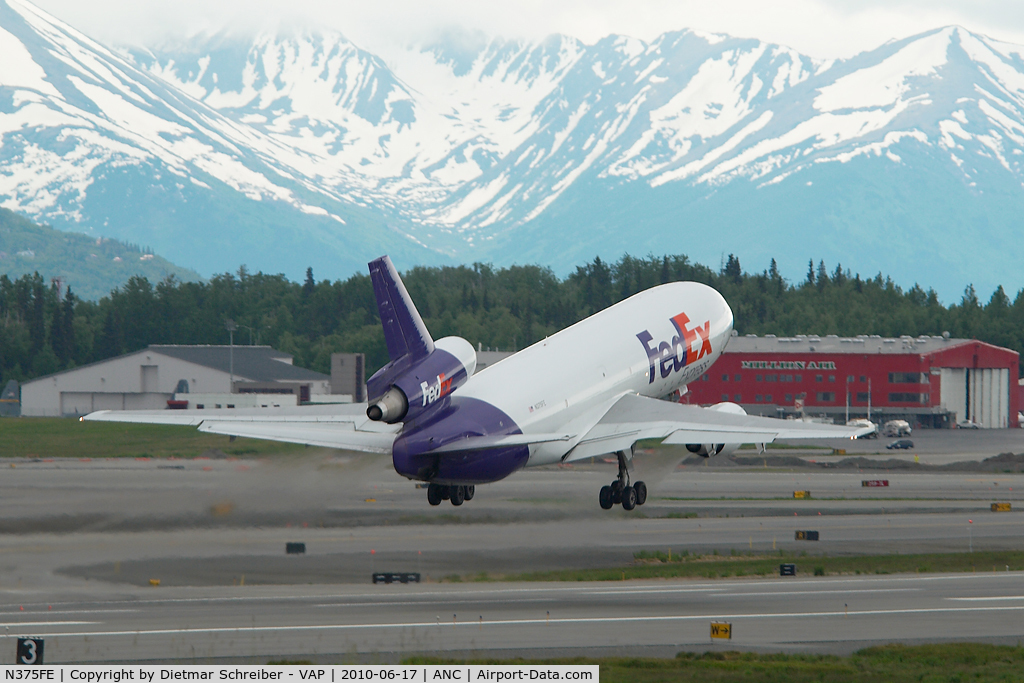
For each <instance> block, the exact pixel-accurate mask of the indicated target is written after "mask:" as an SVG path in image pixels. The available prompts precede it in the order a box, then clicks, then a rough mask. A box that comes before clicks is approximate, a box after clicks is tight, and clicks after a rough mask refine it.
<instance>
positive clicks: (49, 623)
mask: <svg viewBox="0 0 1024 683" xmlns="http://www.w3.org/2000/svg"><path fill="white" fill-rule="evenodd" d="M102 623H103V622H102V621H19V622H13V621H12V622H11V623H9V624H4V623H0V627H3V628H11V627H14V628H21V627H23V626H86V625H88V624H102Z"/></svg>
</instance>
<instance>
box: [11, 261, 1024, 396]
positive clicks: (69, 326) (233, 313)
mask: <svg viewBox="0 0 1024 683" xmlns="http://www.w3.org/2000/svg"><path fill="white" fill-rule="evenodd" d="M403 278H404V280H405V283H406V287H407V288H408V290H409V293H410V294H411V295H412V297H413V300H414V301H415V302H416V305H417V307H418V308H419V310H420V313H421V314H422V316H423V318H424V320H425V321H426V324H427V327H428V329H429V330H430V332H431V334H432V335H433V336H434V337H435V338H440V337H443V336H447V335H458V336H461V337H464V338H465V339H467V340H469V341H470V342H471V343H472V344H473V345H474V346H475V345H478V344H479V345H481V346H483V348H485V349H488V348H490V349H501V350H518V349H521V348H523V347H525V346H528V345H529V344H531V343H533V342H535V341H537V340H539V339H542V338H543V337H545V336H547V335H550V334H553V333H554V332H557V331H558V330H560V329H562V328H564V327H566V326H568V325H571V324H572V323H574V322H576V321H578V320H581V319H582V318H584V317H586V316H588V315H591V314H592V313H595V312H597V311H599V310H601V309H603V308H605V307H607V306H610V305H611V304H613V303H615V302H617V301H620V300H622V299H625V298H626V297H629V296H631V295H632V294H635V293H637V292H639V291H642V290H644V289H647V288H649V287H653V286H655V285H658V284H661V283H665V282H671V281H677V280H693V281H697V282H702V283H705V284H707V285H710V286H711V287H714V288H715V289H717V290H719V291H720V292H721V293H722V294H723V295H724V296H725V299H726V300H727V301H728V302H729V305H730V306H731V307H732V309H733V312H734V314H735V316H736V324H735V327H736V330H737V332H738V333H739V334H741V335H742V334H749V333H753V334H758V335H762V334H768V333H771V334H776V335H779V336H783V335H787V336H791V335H795V334H819V335H825V334H838V335H841V336H852V335H857V334H880V335H883V336H899V335H905V334H909V335H913V336H917V335H920V334H928V335H935V334H941V333H942V332H945V331H948V332H949V333H950V334H951V335H952V336H954V337H969V338H977V339H980V340H982V341H986V342H989V343H992V344H997V345H999V346H1004V347H1007V348H1010V349H1013V350H1015V351H1017V352H1018V353H1020V352H1021V351H1022V350H1024V290H1021V291H1018V292H1017V293H1016V296H1015V298H1014V299H1013V300H1011V299H1010V298H1009V296H1008V295H1007V294H1006V292H1005V291H1003V288H1002V287H999V288H998V289H996V291H995V292H993V293H992V295H991V297H989V298H988V300H987V301H982V300H980V299H979V297H978V295H977V293H976V292H975V291H974V288H973V287H972V286H968V287H967V288H966V290H965V291H964V293H963V296H962V298H961V300H960V301H958V302H955V303H952V304H950V305H948V306H944V305H943V304H942V303H941V302H939V300H938V297H937V296H936V294H935V292H934V291H932V290H927V291H926V290H924V289H922V288H921V287H919V286H917V285H915V286H914V287H912V288H910V289H907V290H904V289H902V288H901V287H899V286H897V285H896V284H894V283H893V281H892V279H891V278H888V277H883V276H882V275H881V274H878V275H876V276H874V277H872V278H862V277H861V276H860V275H859V274H852V273H851V272H850V270H849V269H843V267H842V266H841V265H836V266H835V267H834V268H831V269H830V268H829V267H827V266H826V264H825V263H824V262H821V261H819V262H818V264H817V265H815V264H814V262H813V261H811V262H809V263H808V270H807V273H806V276H805V277H803V278H802V279H801V280H799V281H797V282H791V281H787V280H786V279H784V278H783V277H782V276H781V275H780V274H779V271H778V268H777V267H776V264H775V261H774V259H773V260H772V262H771V263H770V264H769V265H768V267H767V268H766V269H765V270H763V271H761V272H754V273H750V272H746V271H744V270H743V268H742V267H741V266H740V262H739V259H738V258H736V257H735V256H731V255H730V256H729V258H728V259H727V260H726V261H725V262H724V263H723V265H722V267H720V268H718V269H713V268H709V267H707V266H704V265H701V264H698V263H694V262H691V261H690V259H689V258H687V257H686V256H682V255H678V256H662V257H657V256H648V257H646V258H637V257H632V256H624V257H622V258H620V259H619V260H618V261H617V262H614V263H611V262H605V261H603V260H601V259H600V258H595V259H594V260H593V261H592V262H590V263H588V264H587V265H585V266H579V267H577V268H576V270H575V272H572V273H571V274H570V275H568V276H567V277H566V278H564V279H560V278H558V277H557V276H556V275H555V274H554V273H553V272H552V271H551V270H550V269H548V268H544V267H540V266H512V267H508V268H495V267H493V266H490V265H486V264H480V263H478V264H474V265H472V266H458V267H433V268H427V267H417V268H413V269H411V270H409V271H407V272H405V273H403ZM227 319H232V320H234V321H235V322H236V324H237V325H238V329H237V331H236V332H235V333H234V335H235V336H234V343H236V344H266V345H270V346H273V347H274V348H277V349H280V350H282V351H285V352H288V353H291V354H293V355H294V356H295V364H296V365H300V366H303V367H308V368H312V369H314V370H317V371H319V372H323V373H328V372H330V355H331V353H333V352H337V351H347V352H362V353H365V354H366V357H367V370H368V372H373V371H375V370H376V369H377V368H379V367H380V366H381V365H383V364H384V363H386V362H387V351H386V348H385V345H384V338H383V334H382V332H381V328H380V323H379V318H378V314H377V306H376V302H375V300H374V297H373V288H372V287H371V284H370V278H369V276H368V275H361V274H357V275H353V276H352V277H350V278H348V279H347V280H337V281H334V282H331V281H328V280H321V281H319V282H318V281H316V280H315V278H314V275H313V272H312V270H311V269H310V270H307V272H306V279H305V281H304V282H301V283H298V282H292V281H290V280H288V279H287V278H285V277H284V276H283V275H267V274H264V273H250V272H249V271H248V270H247V269H246V268H245V267H244V266H243V267H242V268H240V269H239V270H238V272H237V273H234V274H230V273H224V274H222V275H217V276H215V277H213V278H210V280H209V281H206V282H182V281H179V280H177V279H175V278H173V277H171V278H168V279H166V280H163V281H162V282H158V283H156V284H153V283H152V282H150V281H149V280H147V279H146V278H143V277H133V278H132V279H130V280H129V281H128V282H127V283H126V284H125V285H124V286H123V287H121V288H119V289H116V290H114V291H112V292H111V293H110V294H109V295H108V296H105V297H103V298H101V299H99V300H98V301H87V300H83V299H79V298H78V297H77V296H76V295H75V293H74V292H72V291H70V290H63V289H62V288H61V287H60V283H58V282H55V283H51V284H47V283H46V282H45V281H44V279H43V277H42V276H40V275H39V274H38V273H35V274H32V275H23V276H21V277H19V278H17V279H14V280H12V279H11V278H9V277H8V276H7V275H0V372H2V375H3V381H4V382H6V381H7V380H10V379H15V380H18V381H19V382H20V381H24V380H27V379H31V378H34V377H39V376H42V375H47V374H50V373H53V372H57V371H59V370H63V369H65V368H72V367H76V366H80V365H83V364H86V363H91V362H95V361H99V360H103V359H105V358H110V357H112V356H117V355H119V354H123V353H127V352H131V351H135V350H138V349H141V348H144V347H145V346H147V345H149V344H227V343H228V332H227V331H226V329H225V321H226V320H227Z"/></svg>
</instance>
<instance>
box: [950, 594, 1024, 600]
mask: <svg viewBox="0 0 1024 683" xmlns="http://www.w3.org/2000/svg"><path fill="white" fill-rule="evenodd" d="M946 600H963V601H966V602H984V601H993V600H1024V595H1001V596H999V597H991V598H946Z"/></svg>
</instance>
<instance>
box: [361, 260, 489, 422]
mask: <svg viewBox="0 0 1024 683" xmlns="http://www.w3.org/2000/svg"><path fill="white" fill-rule="evenodd" d="M370 280H371V282H372V283H373V293H374V295H375V296H376V298H377V309H378V310H379V311H380V321H381V325H382V326H383V327H384V341H385V343H386V344H387V347H388V356H389V357H390V358H391V361H390V362H389V363H388V364H387V365H385V366H384V367H383V368H381V369H380V370H378V371H377V372H376V373H374V375H373V377H371V378H370V379H369V380H367V382H366V392H367V395H368V398H369V401H368V407H367V409H366V416H367V417H369V418H370V419H371V420H376V421H380V422H388V423H394V422H408V421H410V420H414V419H416V418H417V417H419V416H421V415H423V414H424V413H426V412H428V411H431V410H434V409H435V408H436V407H438V406H440V405H443V404H444V403H445V402H446V401H445V399H446V398H447V397H448V396H449V395H450V394H451V393H452V391H454V390H455V389H456V388H457V387H459V386H461V385H462V384H464V383H465V382H466V380H468V379H469V378H470V377H471V376H472V375H473V373H474V372H475V371H476V351H475V350H474V349H473V345H472V344H470V343H469V342H468V341H466V340H465V339H462V338H461V337H445V338H444V339H439V340H438V341H437V342H435V341H434V340H433V339H432V338H431V337H430V333H429V332H428V331H427V326H426V325H424V324H423V318H421V317H420V314H419V311H417V310H416V306H415V305H414V304H413V302H412V298H411V297H410V296H409V292H408V291H407V290H406V289H405V284H403V283H402V279H401V278H400V277H399V276H398V271H397V270H395V266H394V264H393V263H391V259H390V258H388V257H387V256H382V257H381V258H379V259H377V260H375V261H372V262H371V263H370Z"/></svg>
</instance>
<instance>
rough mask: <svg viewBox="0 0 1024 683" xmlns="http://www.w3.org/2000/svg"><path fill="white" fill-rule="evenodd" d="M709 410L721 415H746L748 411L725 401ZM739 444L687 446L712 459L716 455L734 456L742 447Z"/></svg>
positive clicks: (687, 448)
mask: <svg viewBox="0 0 1024 683" xmlns="http://www.w3.org/2000/svg"><path fill="white" fill-rule="evenodd" d="M708 410H715V411H718V412H721V413H731V414H733V415H746V414H747V411H745V410H743V408H742V407H741V406H739V405H737V404H735V403H732V402H730V401H723V402H722V403H716V404H715V405H713V406H710V407H709V408H708ZM740 445H741V444H738V443H688V444H686V450H688V451H690V452H691V453H696V454H697V455H701V456H704V457H705V458H710V457H712V456H715V455H732V454H733V453H735V452H736V449H738V448H739V447H740Z"/></svg>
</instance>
